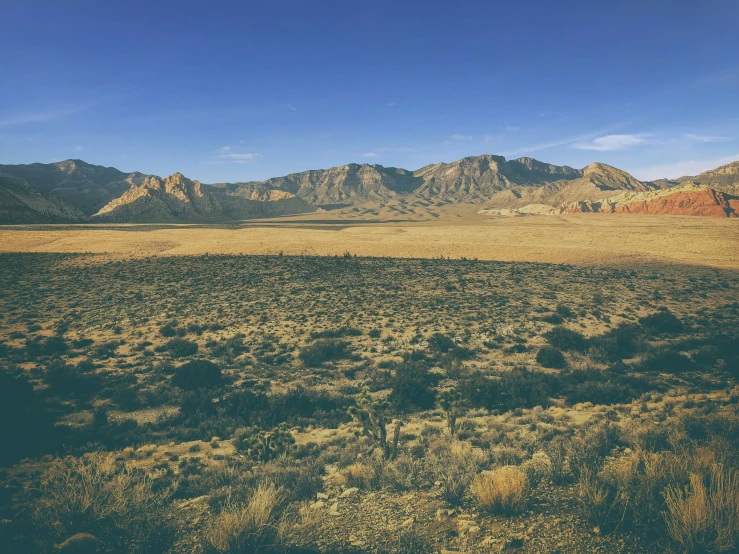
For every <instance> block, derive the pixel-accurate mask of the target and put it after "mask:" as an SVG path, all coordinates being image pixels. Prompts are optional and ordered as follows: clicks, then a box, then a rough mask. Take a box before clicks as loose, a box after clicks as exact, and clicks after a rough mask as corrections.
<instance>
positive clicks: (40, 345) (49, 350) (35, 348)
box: [25, 335, 69, 359]
mask: <svg viewBox="0 0 739 554" xmlns="http://www.w3.org/2000/svg"><path fill="white" fill-rule="evenodd" d="M25 348H26V354H27V356H28V357H29V358H30V359H34V358H37V357H39V356H54V355H58V354H64V353H65V352H66V351H67V350H68V349H69V345H68V344H67V342H66V341H65V340H64V337H60V336H56V335H55V336H53V337H47V338H45V339H44V338H41V337H34V338H28V339H26V343H25Z"/></svg>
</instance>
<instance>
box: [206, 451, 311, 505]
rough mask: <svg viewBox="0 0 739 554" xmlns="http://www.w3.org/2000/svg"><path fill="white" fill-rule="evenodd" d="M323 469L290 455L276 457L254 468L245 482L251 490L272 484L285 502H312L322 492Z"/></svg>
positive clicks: (309, 461)
mask: <svg viewBox="0 0 739 554" xmlns="http://www.w3.org/2000/svg"><path fill="white" fill-rule="evenodd" d="M323 467H324V466H323V465H321V464H320V463H319V462H318V461H317V460H296V459H294V457H293V456H292V455H291V456H278V457H277V458H275V459H273V460H271V461H269V462H267V463H264V464H259V465H257V466H254V467H253V468H252V471H251V473H250V475H249V477H248V480H247V482H248V483H250V486H251V488H254V487H257V486H258V485H259V484H260V483H264V482H269V483H272V484H274V486H275V487H277V488H278V489H280V490H281V491H282V497H283V500H284V501H285V502H299V501H303V500H313V499H315V498H316V493H319V492H321V491H322V490H323V478H322V475H323ZM207 492H208V491H205V492H204V494H207Z"/></svg>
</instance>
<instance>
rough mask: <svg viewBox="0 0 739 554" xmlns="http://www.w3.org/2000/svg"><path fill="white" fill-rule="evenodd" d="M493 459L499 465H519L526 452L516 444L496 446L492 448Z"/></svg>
mask: <svg viewBox="0 0 739 554" xmlns="http://www.w3.org/2000/svg"><path fill="white" fill-rule="evenodd" d="M491 454H492V455H493V460H494V461H495V463H496V464H498V465H499V466H517V465H519V464H520V463H521V462H522V461H523V458H524V455H525V454H524V452H523V451H522V450H521V449H520V448H516V447H514V446H494V447H493V448H492V449H491Z"/></svg>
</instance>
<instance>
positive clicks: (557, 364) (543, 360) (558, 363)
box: [536, 346, 567, 369]
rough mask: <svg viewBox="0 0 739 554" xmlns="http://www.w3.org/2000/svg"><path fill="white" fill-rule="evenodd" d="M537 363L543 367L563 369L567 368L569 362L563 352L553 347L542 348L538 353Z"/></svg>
mask: <svg viewBox="0 0 739 554" xmlns="http://www.w3.org/2000/svg"><path fill="white" fill-rule="evenodd" d="M536 363H537V364H539V365H541V366H542V367H547V368H552V369H562V368H564V367H566V366H567V360H565V357H564V355H563V354H562V351H561V350H558V349H557V348H554V347H552V346H542V347H541V348H540V349H539V352H537V353H536Z"/></svg>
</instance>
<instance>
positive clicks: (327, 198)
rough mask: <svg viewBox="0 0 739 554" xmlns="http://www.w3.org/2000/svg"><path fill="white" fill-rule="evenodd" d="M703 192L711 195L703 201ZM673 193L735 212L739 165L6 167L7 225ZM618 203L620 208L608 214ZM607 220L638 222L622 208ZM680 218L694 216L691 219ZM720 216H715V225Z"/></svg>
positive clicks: (497, 206) (440, 210)
mask: <svg viewBox="0 0 739 554" xmlns="http://www.w3.org/2000/svg"><path fill="white" fill-rule="evenodd" d="M686 186H688V188H687V189H686V188H685V187H686ZM690 186H692V187H693V188H692V189H691V188H690ZM705 188H708V189H710V190H711V191H713V192H711V193H705V191H704V190H703V189H705ZM673 189H674V191H675V193H677V192H678V190H679V191H680V194H682V197H681V198H682V200H681V202H682V204H684V203H685V201H687V202H688V205H690V204H691V202H690V199H689V198H688V199H687V200H686V196H685V195H686V194H687V195H688V197H689V196H690V195H691V194H698V193H700V194H703V197H702V199H701V201H700V202H698V203H699V204H701V205H702V206H703V208H702V210H701V213H696V215H706V214H707V212H710V211H712V210H710V209H707V208H706V205H705V202H708V203H710V202H715V203H717V204H716V205H719V204H721V203H722V202H723V205H725V206H730V202H731V201H732V199H733V198H735V197H736V196H739V162H734V163H731V164H728V165H725V166H722V167H719V168H717V169H714V170H711V171H706V172H704V173H701V174H700V175H697V176H686V177H681V178H680V179H675V180H668V179H660V180H657V181H651V182H648V181H639V180H637V179H635V178H634V177H632V176H631V175H629V174H628V173H626V172H625V171H622V170H620V169H617V168H615V167H611V166H609V165H606V164H602V163H593V164H590V165H588V166H587V167H585V168H583V169H575V168H572V167H568V166H557V165H552V164H547V163H543V162H540V161H538V160H535V159H533V158H518V159H515V160H506V159H505V158H504V157H502V156H494V155H482V156H472V157H467V158H463V159H461V160H457V161H455V162H451V163H438V164H432V165H428V166H426V167H422V168H421V169H418V170H416V171H409V170H406V169H402V168H395V167H383V166H381V165H375V164H347V165H343V166H340V167H334V168H331V169H321V170H310V171H303V172H300V173H293V174H290V175H286V176H284V177H275V178H271V179H267V180H265V181H249V182H238V183H217V184H213V185H206V184H202V183H200V182H199V181H194V180H190V179H188V178H186V177H185V176H183V175H182V174H180V173H175V174H173V175H171V176H169V177H166V178H161V177H157V176H154V175H146V174H143V173H140V172H131V173H125V172H122V171H119V170H118V169H115V168H112V167H103V166H97V165H92V164H88V163H86V162H84V161H82V160H66V161H63V162H58V163H52V164H41V163H35V164H29V165H0V223H5V224H19V223H79V222H114V223H159V222H171V223H177V222H218V221H236V220H243V219H253V218H265V217H275V216H280V215H291V214H300V213H308V212H315V211H319V210H332V211H336V212H337V213H338V214H341V216H343V217H367V216H371V215H380V214H381V215H382V216H384V217H387V216H391V215H394V216H403V217H410V218H412V217H424V218H426V217H440V216H442V215H443V214H444V213H445V212H448V211H449V210H452V209H454V210H457V212H464V211H467V212H469V213H472V212H475V211H488V212H492V211H495V210H508V211H509V213H516V214H523V213H544V212H547V213H548V212H552V213H553V212H554V211H557V212H558V213H572V212H577V211H602V212H604V211H606V210H605V209H594V208H593V206H596V205H597V206H604V205H609V206H615V204H616V203H618V202H621V203H623V201H624V199H629V198H637V199H638V198H640V197H639V195H642V196H643V197H644V198H652V197H654V199H656V198H660V199H661V200H659V201H660V202H662V205H663V208H662V210H661V212H660V213H671V212H670V210H669V209H668V208H664V206H669V205H672V204H671V202H670V201H665V198H667V197H669V196H670V191H671V190H673ZM706 194H708V195H707V196H706ZM717 194H718V196H717ZM624 195H625V196H624ZM644 195H646V196H644ZM650 195H651V196H650ZM612 197H617V198H620V199H621V200H616V201H614V202H611V203H610V204H609V203H608V202H607V201H608V199H609V198H612ZM711 198H713V200H711ZM673 200H674V199H673ZM665 202H666V204H665ZM678 204H680V203H678ZM682 204H680V205H682ZM532 206H540V208H532ZM567 206H570V208H569V209H565V208H566V207H567ZM578 206H579V209H578V208H577V207H578ZM731 210H733V208H732V209H731ZM731 210H729V211H726V210H724V212H725V213H726V217H729V216H731V213H734V212H733V211H731ZM608 211H610V213H633V212H631V211H629V210H620V209H616V208H609V209H608ZM704 212H705V213H704ZM640 213H650V212H648V211H646V212H644V211H642V212H640ZM681 213H685V214H688V215H689V214H690V209H683V210H682V212H681ZM718 213H720V210H718V211H716V210H714V211H713V213H711V214H710V215H717V214H718Z"/></svg>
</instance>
